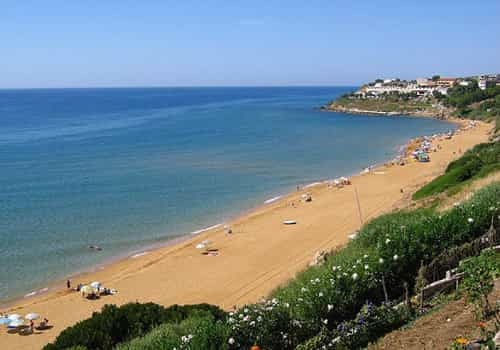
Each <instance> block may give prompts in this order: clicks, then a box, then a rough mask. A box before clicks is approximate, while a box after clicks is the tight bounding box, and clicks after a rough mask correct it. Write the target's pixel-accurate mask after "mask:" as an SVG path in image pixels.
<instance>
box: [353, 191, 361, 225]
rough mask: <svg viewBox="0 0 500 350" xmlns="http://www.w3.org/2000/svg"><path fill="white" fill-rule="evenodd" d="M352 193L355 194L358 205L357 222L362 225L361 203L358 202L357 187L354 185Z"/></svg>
mask: <svg viewBox="0 0 500 350" xmlns="http://www.w3.org/2000/svg"><path fill="white" fill-rule="evenodd" d="M354 193H355V194H356V204H357V205H358V213H359V222H360V223H361V226H363V214H361V204H360V203H359V196H358V189H357V188H356V186H354Z"/></svg>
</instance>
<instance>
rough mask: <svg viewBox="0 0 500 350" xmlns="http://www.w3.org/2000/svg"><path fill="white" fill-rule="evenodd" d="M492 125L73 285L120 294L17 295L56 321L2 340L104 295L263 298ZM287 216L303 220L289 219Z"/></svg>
mask: <svg viewBox="0 0 500 350" xmlns="http://www.w3.org/2000/svg"><path fill="white" fill-rule="evenodd" d="M491 129H492V127H491V125H489V124H484V123H478V124H477V126H476V127H475V128H473V129H469V130H465V131H462V132H460V133H458V134H457V135H456V136H454V137H453V138H452V139H439V140H435V141H434V145H435V146H437V144H439V145H440V146H441V149H440V150H438V151H437V152H436V153H431V162H429V163H417V162H410V163H409V164H406V165H404V166H399V165H395V166H381V167H379V168H377V169H374V170H373V171H371V172H370V173H366V174H362V175H357V176H354V177H352V178H351V181H352V185H350V186H345V187H343V188H335V187H329V186H328V185H327V184H325V183H323V184H319V185H317V186H313V187H310V188H307V189H304V190H301V191H298V192H295V193H291V194H289V195H288V196H285V197H284V198H282V199H280V200H278V201H276V202H274V203H272V204H268V205H265V206H263V207H261V208H259V209H257V210H255V211H254V212H252V213H250V214H248V215H244V216H242V217H240V218H238V219H236V220H234V221H233V222H231V223H230V226H231V228H232V231H233V233H232V234H230V235H228V234H226V233H225V231H224V229H223V228H222V227H219V228H216V229H212V230H210V231H207V232H204V233H203V234H200V235H198V236H195V237H193V238H190V239H189V240H186V241H184V242H181V243H179V244H176V245H172V246H167V247H164V248H160V249H158V250H155V251H151V252H149V253H147V254H145V255H142V256H139V257H136V258H134V259H132V258H129V259H125V260H122V261H119V262H117V263H114V264H111V265H109V266H107V267H105V268H104V269H102V270H100V271H98V272H93V273H90V274H84V275H81V276H79V277H78V278H77V279H75V280H73V281H72V283H73V285H76V284H77V283H79V282H83V283H89V282H91V281H100V282H102V283H103V285H104V286H106V287H108V288H116V289H117V290H118V294H116V295H113V296H103V297H101V298H100V299H99V300H86V299H83V298H82V297H81V296H80V294H79V293H77V292H69V291H66V290H64V289H63V288H64V287H63V285H64V282H61V288H60V289H59V290H57V291H55V292H50V293H48V294H46V295H40V296H38V297H34V298H31V299H24V300H21V301H18V302H17V303H15V304H14V305H13V306H10V307H9V308H8V309H4V310H0V311H3V312H9V313H12V312H16V313H19V314H21V315H24V314H25V313H28V312H36V313H39V314H41V315H42V316H43V317H47V318H48V319H49V320H50V324H52V325H53V326H54V327H53V328H52V329H50V330H46V331H43V332H38V331H36V332H35V334H33V335H29V336H21V335H18V334H7V333H6V332H5V330H4V329H3V328H2V330H1V332H0V344H1V347H2V349H39V348H41V347H42V346H43V345H45V344H46V343H48V342H50V341H52V340H54V338H55V337H56V336H57V334H58V333H59V332H60V331H61V330H63V329H64V328H66V327H68V326H70V325H72V324H74V323H76V322H77V321H79V320H81V319H84V318H87V317H89V316H90V315H91V314H92V312H93V311H97V310H99V309H101V307H102V306H103V305H104V304H110V303H113V304H123V303H127V302H133V301H139V302H149V301H152V302H155V303H159V304H162V305H170V304H174V303H179V304H190V303H211V304H217V305H220V306H221V307H223V308H226V309H229V308H232V307H233V306H235V305H243V304H245V303H251V302H255V301H257V300H258V299H260V298H261V297H263V296H266V295H268V294H269V293H270V292H271V291H272V290H273V289H275V288H276V287H277V286H279V285H281V284H283V283H285V282H286V281H287V280H289V279H290V278H292V277H293V276H294V275H295V274H296V273H297V272H299V271H301V270H303V269H304V268H305V267H306V266H307V265H308V264H309V262H310V261H311V259H312V257H313V256H314V254H315V253H316V252H317V251H320V250H331V249H333V248H335V247H339V246H341V245H344V244H345V243H347V242H348V240H349V235H350V234H351V233H352V232H353V231H355V230H356V229H359V227H360V223H361V221H363V222H366V221H367V220H369V219H370V218H373V217H375V216H377V215H380V214H381V213H384V212H388V211H390V210H392V209H393V208H395V207H396V206H398V205H400V204H401V201H403V200H404V199H405V198H408V196H409V194H410V193H411V192H412V191H414V190H415V189H416V188H418V187H419V186H421V185H422V184H424V183H425V182H427V181H429V180H431V179H432V178H434V177H436V176H437V175H439V174H441V173H442V172H443V171H444V169H445V168H446V166H447V164H448V163H449V162H450V161H451V160H453V159H455V158H457V157H459V156H460V153H461V152H464V151H465V150H467V149H469V148H471V147H472V146H474V145H475V144H478V143H481V142H486V141H487V139H488V135H489V133H490V131H491ZM459 150H460V152H459ZM401 189H403V192H401ZM356 191H357V193H358V196H359V203H360V208H361V215H362V217H361V218H360V216H359V210H358V206H357V202H356V195H355V192H356ZM305 192H308V193H310V194H311V195H312V201H311V202H304V201H301V195H302V194H304V193H305ZM284 220H294V221H296V222H297V224H296V225H283V221H284ZM205 239H210V240H211V241H213V242H214V243H213V245H212V246H211V248H217V249H219V255H218V256H206V255H202V254H200V250H199V249H196V248H195V246H196V244H198V243H200V242H201V241H203V240H205Z"/></svg>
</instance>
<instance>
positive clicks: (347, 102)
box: [334, 94, 432, 113]
mask: <svg viewBox="0 0 500 350" xmlns="http://www.w3.org/2000/svg"><path fill="white" fill-rule="evenodd" d="M415 97H416V95H412V94H399V95H398V94H385V95H381V98H379V99H352V98H349V96H343V97H341V98H339V99H338V100H337V101H335V102H334V105H336V106H342V107H344V108H349V109H351V108H357V109H360V110H366V111H380V112H397V113H412V112H419V111H423V110H426V109H429V108H431V107H432V101H430V100H425V99H416V98H415Z"/></svg>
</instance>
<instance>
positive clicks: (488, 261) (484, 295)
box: [459, 249, 500, 319]
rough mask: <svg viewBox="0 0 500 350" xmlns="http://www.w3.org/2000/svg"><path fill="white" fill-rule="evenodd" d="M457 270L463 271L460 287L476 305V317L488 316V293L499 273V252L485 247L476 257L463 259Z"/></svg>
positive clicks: (490, 310) (489, 306)
mask: <svg viewBox="0 0 500 350" xmlns="http://www.w3.org/2000/svg"><path fill="white" fill-rule="evenodd" d="M459 270H460V271H461V272H464V273H465V276H464V279H463V282H462V289H463V290H464V291H465V293H466V294H467V299H468V300H469V301H470V302H472V303H474V305H475V306H476V311H477V315H478V317H479V318H486V317H488V316H489V315H490V314H491V313H492V308H491V305H490V302H489V300H488V295H489V294H490V293H491V291H492V290H493V286H494V283H493V282H494V279H495V278H496V277H498V276H499V275H500V254H499V253H497V252H495V251H494V250H493V249H487V250H485V251H484V252H483V253H481V255H479V256H477V257H473V258H470V259H467V260H464V261H463V262H462V264H460V267H459ZM495 313H496V312H495ZM497 319H498V317H497Z"/></svg>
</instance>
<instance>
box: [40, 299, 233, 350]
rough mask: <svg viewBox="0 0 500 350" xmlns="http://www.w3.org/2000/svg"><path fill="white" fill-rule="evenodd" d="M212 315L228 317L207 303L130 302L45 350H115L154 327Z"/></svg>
mask: <svg viewBox="0 0 500 350" xmlns="http://www.w3.org/2000/svg"><path fill="white" fill-rule="evenodd" d="M200 314H209V315H211V316H212V317H214V319H215V320H220V319H223V318H224V317H225V313H224V312H223V311H222V310H220V309H219V308H218V307H216V306H213V305H208V304H200V305H187V306H180V305H173V306H171V307H169V308H164V307H163V306H160V305H157V304H153V303H147V304H139V303H130V304H125V305H122V306H120V307H117V306H115V305H105V306H104V307H103V308H102V310H101V312H94V313H93V315H92V317H90V318H88V319H86V320H83V321H80V322H78V323H77V324H75V325H74V326H72V327H69V328H67V329H65V330H64V331H63V332H61V334H59V336H58V337H57V338H56V340H55V341H54V343H52V344H49V345H47V346H45V348H44V349H45V350H53V349H66V348H69V347H72V346H78V345H80V346H84V347H86V348H88V349H103V350H104V349H112V348H113V347H114V346H115V345H116V344H118V343H120V342H123V341H126V340H129V339H132V338H135V337H138V336H141V335H144V334H145V333H146V332H148V331H150V330H151V329H153V328H154V327H156V326H158V325H160V324H162V323H166V322H172V323H179V322H181V321H182V320H184V319H186V318H188V317H189V316H191V315H200Z"/></svg>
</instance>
